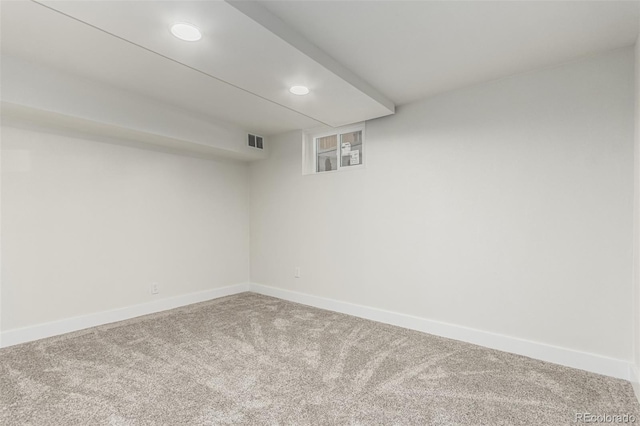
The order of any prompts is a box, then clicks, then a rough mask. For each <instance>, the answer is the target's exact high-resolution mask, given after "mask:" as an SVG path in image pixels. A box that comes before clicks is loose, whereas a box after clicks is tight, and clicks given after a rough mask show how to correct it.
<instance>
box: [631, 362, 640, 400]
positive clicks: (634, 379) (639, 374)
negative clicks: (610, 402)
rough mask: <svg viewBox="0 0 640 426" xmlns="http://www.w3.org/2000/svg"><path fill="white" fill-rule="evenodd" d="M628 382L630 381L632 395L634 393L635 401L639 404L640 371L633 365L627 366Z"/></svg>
mask: <svg viewBox="0 0 640 426" xmlns="http://www.w3.org/2000/svg"><path fill="white" fill-rule="evenodd" d="M629 380H630V381H631V386H633V393H635V395H636V399H637V400H638V402H639V403H640V370H638V366H637V365H635V364H631V365H630V366H629Z"/></svg>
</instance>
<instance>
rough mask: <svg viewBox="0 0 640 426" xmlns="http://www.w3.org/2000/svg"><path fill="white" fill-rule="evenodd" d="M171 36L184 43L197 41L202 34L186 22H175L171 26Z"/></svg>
mask: <svg viewBox="0 0 640 426" xmlns="http://www.w3.org/2000/svg"><path fill="white" fill-rule="evenodd" d="M171 34H173V35H174V36H176V37H178V38H179V39H180V40H184V41H198V40H200V39H201V38H202V33H201V32H200V30H199V29H198V27H196V26H195V25H191V24H187V23H186V22H177V23H175V24H173V25H172V26H171Z"/></svg>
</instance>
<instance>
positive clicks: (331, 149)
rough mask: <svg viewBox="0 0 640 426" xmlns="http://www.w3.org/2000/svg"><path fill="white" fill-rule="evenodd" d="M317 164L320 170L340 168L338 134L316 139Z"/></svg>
mask: <svg viewBox="0 0 640 426" xmlns="http://www.w3.org/2000/svg"><path fill="white" fill-rule="evenodd" d="M316 155H317V157H316V164H317V168H318V171H319V172H328V171H330V170H336V169H337V168H338V135H331V136H325V137H323V138H317V139H316Z"/></svg>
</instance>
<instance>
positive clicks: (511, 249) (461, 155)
mask: <svg viewBox="0 0 640 426" xmlns="http://www.w3.org/2000/svg"><path fill="white" fill-rule="evenodd" d="M633 64H634V53H633V50H632V49H630V48H629V49H623V50H618V51H615V52H610V53H607V54H605V55H602V56H598V57H595V58H591V59H588V60H584V61H581V62H577V63H571V64H567V65H564V66H560V67H557V68H553V69H546V70H542V71H537V72H531V73H528V74H524V75H519V76H515V77H512V78H508V79H503V80H500V81H496V82H492V83H488V84H483V85H478V86H474V87H470V88H466V89H462V90H458V91H455V92H450V93H447V94H443V95H440V96H437V97H434V98H431V99H428V100H425V101H423V102H420V103H416V104H412V105H408V106H404V107H401V108H399V110H398V112H397V114H396V115H395V116H391V117H386V118H381V119H377V120H374V121H371V122H368V123H367V128H366V135H367V141H366V143H367V145H366V154H365V155H366V159H365V161H366V169H364V170H359V171H349V172H335V173H330V174H324V175H322V174H321V175H309V176H302V174H301V155H302V153H301V143H300V139H301V134H300V133H299V132H294V133H289V134H286V135H282V136H280V137H278V138H272V139H271V140H270V144H271V148H272V151H271V153H270V158H269V159H267V160H263V161H259V162H255V163H253V164H252V165H251V168H250V175H251V281H252V282H255V283H259V284H265V285H269V286H274V287H279V288H283V289H288V290H294V291H299V292H304V293H308V294H312V295H317V296H323V297H328V298H332V299H337V300H341V301H347V302H353V303H357V304H361V305H366V306H371V307H375V308H382V309H386V310H390V311H396V312H400V313H404V314H409V315H415V316H418V317H423V318H428V319H433V320H438V321H443V322H448V323H451V324H457V325H461V326H465V327H471V328H475V329H480V330H485V331H490V332H495V333H500V334H504V335H507V336H515V337H519V338H523V339H528V340H532V341H535V342H541V343H545V344H549V345H556V346H560V347H564V348H570V349H573V350H577V351H583V352H588V353H593V354H598V355H602V356H605V357H612V358H616V359H622V360H627V361H631V360H632V357H633V355H632V342H631V339H630V338H629V337H630V336H631V335H632V321H633V318H632V303H631V302H630V300H631V298H632V263H633V262H632V260H633V259H632V248H633V241H632V238H631V235H632V229H633V185H634V182H633V166H634V164H633V163H634V160H633V148H634V147H633V145H634V144H633V132H634V116H633V112H634V111H633V106H634V96H633V95H634V90H633V84H634V75H633V69H634V67H633ZM296 266H300V267H301V272H302V276H301V278H299V279H296V278H294V268H295V267H296Z"/></svg>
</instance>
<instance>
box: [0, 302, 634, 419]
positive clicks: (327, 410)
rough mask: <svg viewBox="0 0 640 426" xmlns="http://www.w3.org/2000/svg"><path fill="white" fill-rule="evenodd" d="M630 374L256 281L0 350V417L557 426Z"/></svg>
mask: <svg viewBox="0 0 640 426" xmlns="http://www.w3.org/2000/svg"><path fill="white" fill-rule="evenodd" d="M583 412H588V413H592V414H600V415H603V414H609V415H614V414H632V415H634V416H636V419H637V421H638V422H640V406H639V405H638V404H637V402H636V400H635V398H634V395H633V390H632V388H631V385H630V384H629V383H628V382H625V381H623V380H617V379H612V378H608V377H604V376H599V375H596V374H591V373H587V372H584V371H579V370H574V369H571V368H565V367H561V366H558V365H554V364H549V363H545V362H541V361H536V360H533V359H529V358H525V357H521V356H517V355H512V354H507V353H503V352H498V351H494V350H490V349H485V348H482V347H479V346H475V345H471V344H467V343H462V342H458V341H455V340H449V339H444V338H440V337H435V336H431V335H427V334H423V333H419V332H415V331H410V330H405V329H402V328H398V327H393V326H389V325H385V324H380V323H376V322H373V321H367V320H363V319H359V318H354V317H350V316H347V315H342V314H337V313H334V312H329V311H324V310H320V309H315V308H310V307H307V306H303V305H298V304H295V303H291V302H286V301H282V300H279V299H274V298H270V297H266V296H260V295H256V294H253V293H244V294H240V295H236V296H230V297H226V298H223V299H218V300H215V301H211V302H205V303H200V304H197V305H191V306H189V307H185V308H180V309H175V310H172V311H168V312H163V313H160V314H154V315H150V316H146V317H141V318H137V319H134V320H129V321H124V322H120V323H116V324H112V325H108V326H102V327H97V328H93V329H90V330H86V331H81V332H77V333H73V334H68V335H65V336H61V337H56V338H50V339H45V340H40V341H37V342H32V343H27V344H23V345H18V346H14V347H10V348H5V349H2V350H0V424H2V425H21V426H22V425H65V426H71V425H83V426H84V425H151V424H153V425H212V424H296V425H303V424H314V425H318V424H419V425H481V424H486V425H516V424H527V425H533V424H536V425H562V424H575V422H574V420H575V414H576V413H583Z"/></svg>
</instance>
